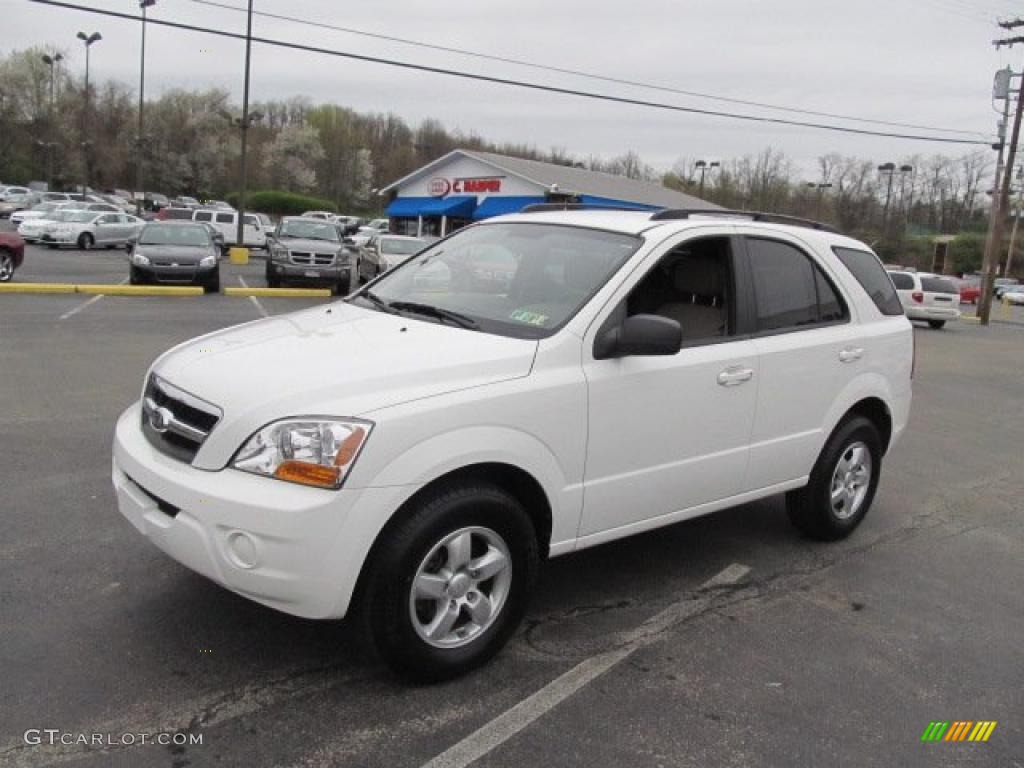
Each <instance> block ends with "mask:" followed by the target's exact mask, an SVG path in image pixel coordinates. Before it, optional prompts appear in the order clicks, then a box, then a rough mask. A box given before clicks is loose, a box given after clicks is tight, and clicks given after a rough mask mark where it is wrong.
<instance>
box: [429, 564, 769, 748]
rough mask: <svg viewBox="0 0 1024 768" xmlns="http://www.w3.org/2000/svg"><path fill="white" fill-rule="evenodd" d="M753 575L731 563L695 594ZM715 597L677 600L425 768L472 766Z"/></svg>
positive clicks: (478, 730) (742, 567) (739, 565)
mask: <svg viewBox="0 0 1024 768" xmlns="http://www.w3.org/2000/svg"><path fill="white" fill-rule="evenodd" d="M749 572H750V568H748V567H747V566H745V565H741V564H739V563H733V564H732V565H730V566H729V567H728V568H725V569H724V570H722V571H721V572H719V573H718V574H716V575H715V576H713V577H711V578H710V579H708V580H707V581H705V582H704V583H703V584H701V586H700V587H699V588H698V590H697V592H698V593H700V592H705V591H708V590H711V589H714V588H715V587H722V586H727V585H730V584H735V583H736V582H738V581H739V580H740V579H742V578H743V577H744V576H746V575H747V574H748V573H749ZM710 600H711V597H710V596H707V597H706V598H705V599H703V600H694V599H692V598H686V599H684V600H678V601H676V602H675V603H672V605H670V606H668V608H665V609H664V610H663V611H661V612H659V613H657V614H655V615H654V616H652V617H651V618H649V619H647V620H646V621H645V622H643V623H642V624H641V625H640V626H639V627H637V628H636V629H635V630H634V631H633V632H630V633H629V634H628V635H627V636H626V642H625V644H624V645H622V646H621V647H619V648H616V649H614V650H611V651H605V652H604V653H601V654H598V655H597V656H592V657H591V658H589V659H587V660H585V661H582V662H580V663H579V664H577V665H576V666H575V667H573V668H572V669H570V670H569V671H568V672H566V673H565V674H563V675H561V676H560V677H557V678H555V679H554V680H552V681H551V682H550V683H548V684H547V685H545V686H544V687H543V688H541V689H540V690H539V691H537V692H536V693H534V694H531V695H530V696H528V697H527V698H525V699H523V700H522V701H521V702H519V703H518V704H516V705H515V706H514V707H512V708H511V709H508V710H506V711H505V712H503V713H502V714H500V715H498V717H496V718H494V719H493V720H491V721H490V722H489V723H487V724H486V725H483V726H482V727H480V728H479V729H477V730H476V731H474V732H473V733H471V734H470V735H469V736H467V737H466V738H464V739H463V740H462V741H460V742H458V743H457V744H454V745H453V746H451V747H449V748H448V749H447V750H445V751H444V752H442V753H441V754H440V755H438V756H437V757H435V758H434V759H432V760H430V761H429V762H427V763H424V765H423V768H465V767H466V766H468V765H469V764H470V763H473V762H475V761H476V760H478V759H479V758H481V757H483V756H484V755H486V754H487V753H488V752H490V751H491V750H493V749H494V748H495V747H498V746H500V745H501V744H503V743H504V742H506V741H508V740H509V739H510V738H512V737H513V736H515V735H516V734H517V733H519V732H520V731H521V730H523V729H524V728H526V727H527V726H528V725H530V724H531V723H532V722H534V721H535V720H536V719H537V718H539V717H541V716H542V715H544V714H546V713H547V712H549V711H551V710H552V709H554V708H555V707H556V706H558V705H559V704H560V703H562V702H563V701H565V700H566V699H567V698H569V697H570V696H572V695H573V694H574V693H576V691H578V690H580V689H581V688H583V687H584V686H585V685H587V683H589V682H591V681H592V680H595V679H597V678H598V677H600V676H601V675H603V674H604V673H605V672H607V671H608V670H610V669H611V668H612V667H614V666H615V665H616V664H619V663H620V662H622V661H624V660H625V659H627V658H629V656H631V655H632V654H633V652H634V651H637V650H639V649H641V648H643V647H645V646H647V645H650V644H651V643H653V642H655V640H657V638H658V636H659V633H660V632H662V631H664V630H665V629H668V628H669V627H671V626H673V625H675V624H677V623H678V622H680V621H682V620H683V619H685V618H687V617H688V616H693V615H695V614H697V613H699V612H700V611H702V610H704V608H706V607H707V604H708V603H709V602H710Z"/></svg>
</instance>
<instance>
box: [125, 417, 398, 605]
mask: <svg viewBox="0 0 1024 768" xmlns="http://www.w3.org/2000/svg"><path fill="white" fill-rule="evenodd" d="M112 479H113V484H114V490H115V492H116V495H117V506H118V509H119V510H120V512H121V514H122V515H124V516H125V517H126V518H127V519H128V520H129V522H131V524H132V525H133V526H135V528H136V529H137V530H138V531H139V532H140V533H142V534H143V535H144V536H146V537H147V538H148V539H149V540H150V541H152V542H153V544H155V545H156V546H157V547H158V548H159V549H161V550H163V551H164V552H165V553H166V554H168V555H170V556H171V557H172V558H174V559H175V560H177V561H178V562H180V563H182V564H183V565H185V566H187V567H188V568H191V569H192V570H194V571H196V572H197V573H200V574H202V575H203V576H206V577H207V578H209V579H211V580H213V581H215V582H217V583H218V584H220V585H222V586H224V587H226V588H228V589H230V590H232V591H233V592H237V593H238V594H240V595H243V596H244V597H248V598H250V599H252V600H255V601H256V602H259V603H262V604H264V605H267V606H270V607H272V608H276V609H277V610H280V611H283V612H285V613H290V614H293V615H296V616H302V617H305V618H311V619H323V618H340V617H342V616H344V615H345V612H346V611H347V610H348V604H349V601H350V599H351V596H352V591H353V589H354V588H355V583H356V579H357V578H358V575H359V570H360V568H361V566H362V563H363V560H364V558H365V556H366V552H367V551H368V550H369V543H370V542H372V540H373V536H374V535H375V532H370V531H366V530H362V529H361V528H360V521H362V520H367V519H371V518H373V515H372V514H371V513H370V512H369V509H374V510H379V509H381V505H384V508H387V509H396V508H397V507H398V506H399V505H400V503H401V499H402V498H403V497H404V495H405V494H407V493H408V491H407V489H405V488H404V487H402V486H398V487H389V488H363V489H352V490H347V489H342V490H339V491H328V490H321V489H317V488H307V487H304V486H301V485H296V484H294V483H287V482H283V481H280V480H274V479H272V478H265V477H258V476H256V475H251V474H248V473H246V472H241V471H238V470H233V469H223V470H221V471H217V472H211V471H207V470H201V469H196V468H194V467H192V466H190V465H189V464H185V463H183V462H181V461H178V460H176V459H173V458H171V457H169V456H166V455H164V454H163V453H160V452H159V451H158V450H157V449H156V448H154V447H153V446H152V445H151V444H150V443H149V442H148V441H147V440H146V438H145V436H144V435H143V433H142V429H141V427H140V405H139V403H136V404H135V405H133V406H131V407H130V408H128V410H126V411H125V412H124V413H123V414H122V415H121V417H120V419H119V420H118V422H117V427H116V430H115V433H114V456H113V468H112ZM357 543H358V544H357Z"/></svg>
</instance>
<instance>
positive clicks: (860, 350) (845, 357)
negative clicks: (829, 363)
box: [839, 347, 864, 363]
mask: <svg viewBox="0 0 1024 768" xmlns="http://www.w3.org/2000/svg"><path fill="white" fill-rule="evenodd" d="M862 357H864V347H847V348H846V349H844V350H842V351H841V352H840V353H839V362H841V363H852V362H853V361H854V360H860V359H861V358H862Z"/></svg>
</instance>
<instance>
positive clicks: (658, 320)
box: [594, 315, 683, 360]
mask: <svg viewBox="0 0 1024 768" xmlns="http://www.w3.org/2000/svg"><path fill="white" fill-rule="evenodd" d="M682 346H683V329H682V327H681V326H680V325H679V323H677V322H676V321H675V320H670V319H669V318H667V317H661V316H660V315H633V316H632V317H627V318H626V319H625V321H623V323H622V325H620V326H617V327H615V328H610V329H609V330H607V331H605V332H604V333H602V334H601V335H600V336H598V337H597V340H596V341H595V342H594V358H595V359H596V360H607V359H609V358H612V357H630V356H633V355H674V354H675V353H676V352H678V351H679V350H680V349H682Z"/></svg>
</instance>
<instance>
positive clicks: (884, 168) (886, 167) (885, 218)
mask: <svg viewBox="0 0 1024 768" xmlns="http://www.w3.org/2000/svg"><path fill="white" fill-rule="evenodd" d="M895 170H896V164H895V163H884V164H883V165H880V166H878V172H879V173H885V174H888V176H889V185H888V187H887V188H886V192H885V209H884V210H883V212H882V239H883V240H884V239H885V237H886V235H887V234H888V232H889V201H890V200H891V199H892V174H893V172H894V171H895Z"/></svg>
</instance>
